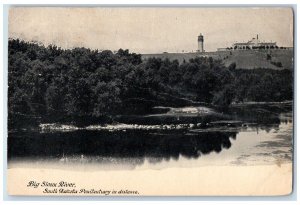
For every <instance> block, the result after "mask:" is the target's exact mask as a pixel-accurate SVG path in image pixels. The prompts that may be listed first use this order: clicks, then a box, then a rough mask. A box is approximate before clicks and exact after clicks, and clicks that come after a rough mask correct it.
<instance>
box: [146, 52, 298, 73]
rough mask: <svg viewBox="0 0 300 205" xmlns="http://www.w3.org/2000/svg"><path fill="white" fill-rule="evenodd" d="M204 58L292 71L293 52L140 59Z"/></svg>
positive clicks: (149, 56) (187, 54) (242, 66)
mask: <svg viewBox="0 0 300 205" xmlns="http://www.w3.org/2000/svg"><path fill="white" fill-rule="evenodd" d="M197 56H198V57H200V56H205V57H212V58H213V59H219V60H222V61H223V63H224V64H225V66H229V65H230V64H231V63H234V62H235V63H236V67H237V68H242V69H253V68H271V69H284V68H286V69H293V56H294V51H293V49H291V50H283V49H278V50H234V51H216V52H205V53H162V54H142V59H143V60H145V59H149V58H153V57H155V58H162V59H166V58H169V59H170V60H171V61H173V60H178V61H179V63H182V62H183V61H184V60H185V61H186V62H188V61H189V59H192V58H195V57H197ZM280 64H281V65H280Z"/></svg>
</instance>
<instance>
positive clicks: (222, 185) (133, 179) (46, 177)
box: [7, 163, 292, 196]
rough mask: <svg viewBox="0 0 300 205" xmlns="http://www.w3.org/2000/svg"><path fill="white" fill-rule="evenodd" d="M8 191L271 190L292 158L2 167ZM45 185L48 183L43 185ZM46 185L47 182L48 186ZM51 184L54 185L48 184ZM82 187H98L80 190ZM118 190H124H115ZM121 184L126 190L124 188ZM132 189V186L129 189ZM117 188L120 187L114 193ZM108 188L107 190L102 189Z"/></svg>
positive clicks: (287, 185) (285, 181)
mask: <svg viewBox="0 0 300 205" xmlns="http://www.w3.org/2000/svg"><path fill="white" fill-rule="evenodd" d="M7 181H8V184H7V188H8V193H9V194H10V195H44V196H49V195H84V196H93V195H105V194H103V193H104V192H103V191H113V190H116V191H117V194H112V192H110V194H109V195H110V196H113V195H122V196H129V195H130V196H136V195H142V196H154V195H155V196H175V195H176V196H197V195H201V196H214V195H218V196H275V195H288V194H290V193H291V191H292V163H287V164H277V165H275V164H274V165H259V166H204V167H197V168H166V169H161V170H151V169H142V170H139V169H135V170H125V171H124V170H121V171H120V170H112V171H106V170H102V171H98V170H97V171H93V170H88V169H87V170H83V171H70V170H59V169H50V168H47V167H43V168H21V167H20V168H11V169H8V170H7ZM30 181H35V182H37V183H42V182H44V181H45V182H49V183H51V182H52V183H59V182H61V181H64V182H67V183H75V186H76V187H74V188H73V187H72V188H70V187H69V188H66V187H62V188H63V189H65V190H66V189H69V190H73V189H74V190H75V191H77V193H68V192H65V193H59V189H58V190H57V192H58V193H43V192H44V191H45V188H47V187H41V186H39V187H37V188H33V187H28V186H27V185H28V183H29V182H30ZM48 188H49V187H48ZM49 189H51V188H49ZM52 189H53V187H52ZM81 189H85V190H92V189H94V190H98V191H99V190H101V191H102V192H98V193H92V194H91V193H89V194H87V193H85V192H81V193H80V190H81ZM120 190H123V191H125V192H119V191H120ZM126 190H128V191H131V192H127V193H126ZM134 191H137V192H134ZM118 192H119V193H118ZM105 193H108V192H105Z"/></svg>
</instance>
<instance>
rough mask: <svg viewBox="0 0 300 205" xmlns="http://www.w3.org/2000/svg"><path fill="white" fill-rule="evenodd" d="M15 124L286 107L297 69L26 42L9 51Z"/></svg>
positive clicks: (10, 103)
mask: <svg viewBox="0 0 300 205" xmlns="http://www.w3.org/2000/svg"><path fill="white" fill-rule="evenodd" d="M8 52H9V58H8V65H9V75H8V76H9V79H8V85H9V88H8V106H9V109H8V110H9V123H10V124H11V125H12V126H17V125H16V124H15V123H17V122H18V121H20V119H23V118H30V119H35V118H36V119H42V118H45V117H46V118H47V119H54V120H56V121H60V120H63V119H64V120H75V119H76V120H78V119H84V120H85V121H86V120H87V119H89V120H91V121H92V120H94V119H102V120H107V119H111V118H113V116H116V115H119V114H137V113H147V112H149V111H150V110H151V107H152V106H155V105H169V106H183V105H188V104H192V103H195V102H205V103H209V104H213V105H217V106H228V105H229V104H231V103H232V102H242V101H284V100H291V99H292V97H293V73H292V71H290V70H271V69H253V70H239V69H236V68H235V64H232V65H230V66H229V67H225V66H224V65H223V64H222V62H221V61H220V60H213V59H212V58H204V57H201V58H200V57H199V58H195V59H191V60H189V62H183V63H182V64H179V63H178V61H176V60H175V61H170V60H168V59H165V60H162V59H156V58H151V59H148V60H146V61H142V59H141V55H139V54H135V53H129V51H128V50H122V49H120V50H118V51H117V52H115V53H113V52H111V51H109V50H104V51H98V50H90V49H86V48H74V49H68V50H63V49H61V48H58V47H56V46H53V45H50V46H48V47H45V46H41V45H38V44H35V43H28V42H24V41H20V40H18V39H17V40H9V45H8Z"/></svg>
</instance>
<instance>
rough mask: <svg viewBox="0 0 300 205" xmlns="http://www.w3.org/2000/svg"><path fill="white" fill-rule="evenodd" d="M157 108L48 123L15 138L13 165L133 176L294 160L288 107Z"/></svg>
mask: <svg viewBox="0 0 300 205" xmlns="http://www.w3.org/2000/svg"><path fill="white" fill-rule="evenodd" d="M154 110H155V112H153V113H150V114H148V115H143V116H120V118H119V121H118V122H116V123H114V124H106V125H91V126H87V127H84V128H82V127H80V128H79V127H76V126H70V125H61V124H58V123H57V124H43V125H41V126H40V128H39V129H36V130H23V131H12V132H9V136H8V162H9V163H8V167H9V168H15V167H30V168H34V167H39V168H40V167H43V166H47V167H49V166H50V167H51V168H55V169H74V166H75V167H76V169H78V170H90V169H91V170H94V169H100V170H105V169H108V170H110V169H121V170H132V169H149V168H150V169H164V168H170V167H175V168H177V167H184V168H188V167H201V166H227V165H232V166H236V165H238V166H249V165H264V164H277V165H279V166H280V165H281V164H285V163H291V162H292V159H293V115H292V105H291V104H290V103H288V104H260V105H257V104H255V105H235V106H232V107H231V108H230V109H226V110H219V109H215V108H208V107H203V106H198V107H197V106H194V107H183V108H170V107H157V108H154ZM70 165H72V166H70Z"/></svg>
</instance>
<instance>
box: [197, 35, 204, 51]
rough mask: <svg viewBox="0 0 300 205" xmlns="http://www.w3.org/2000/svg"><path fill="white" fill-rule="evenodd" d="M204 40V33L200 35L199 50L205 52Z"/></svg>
mask: <svg viewBox="0 0 300 205" xmlns="http://www.w3.org/2000/svg"><path fill="white" fill-rule="evenodd" d="M203 42H204V37H203V35H202V33H200V35H199V36H198V50H197V52H201V53H202V52H204V47H203Z"/></svg>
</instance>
